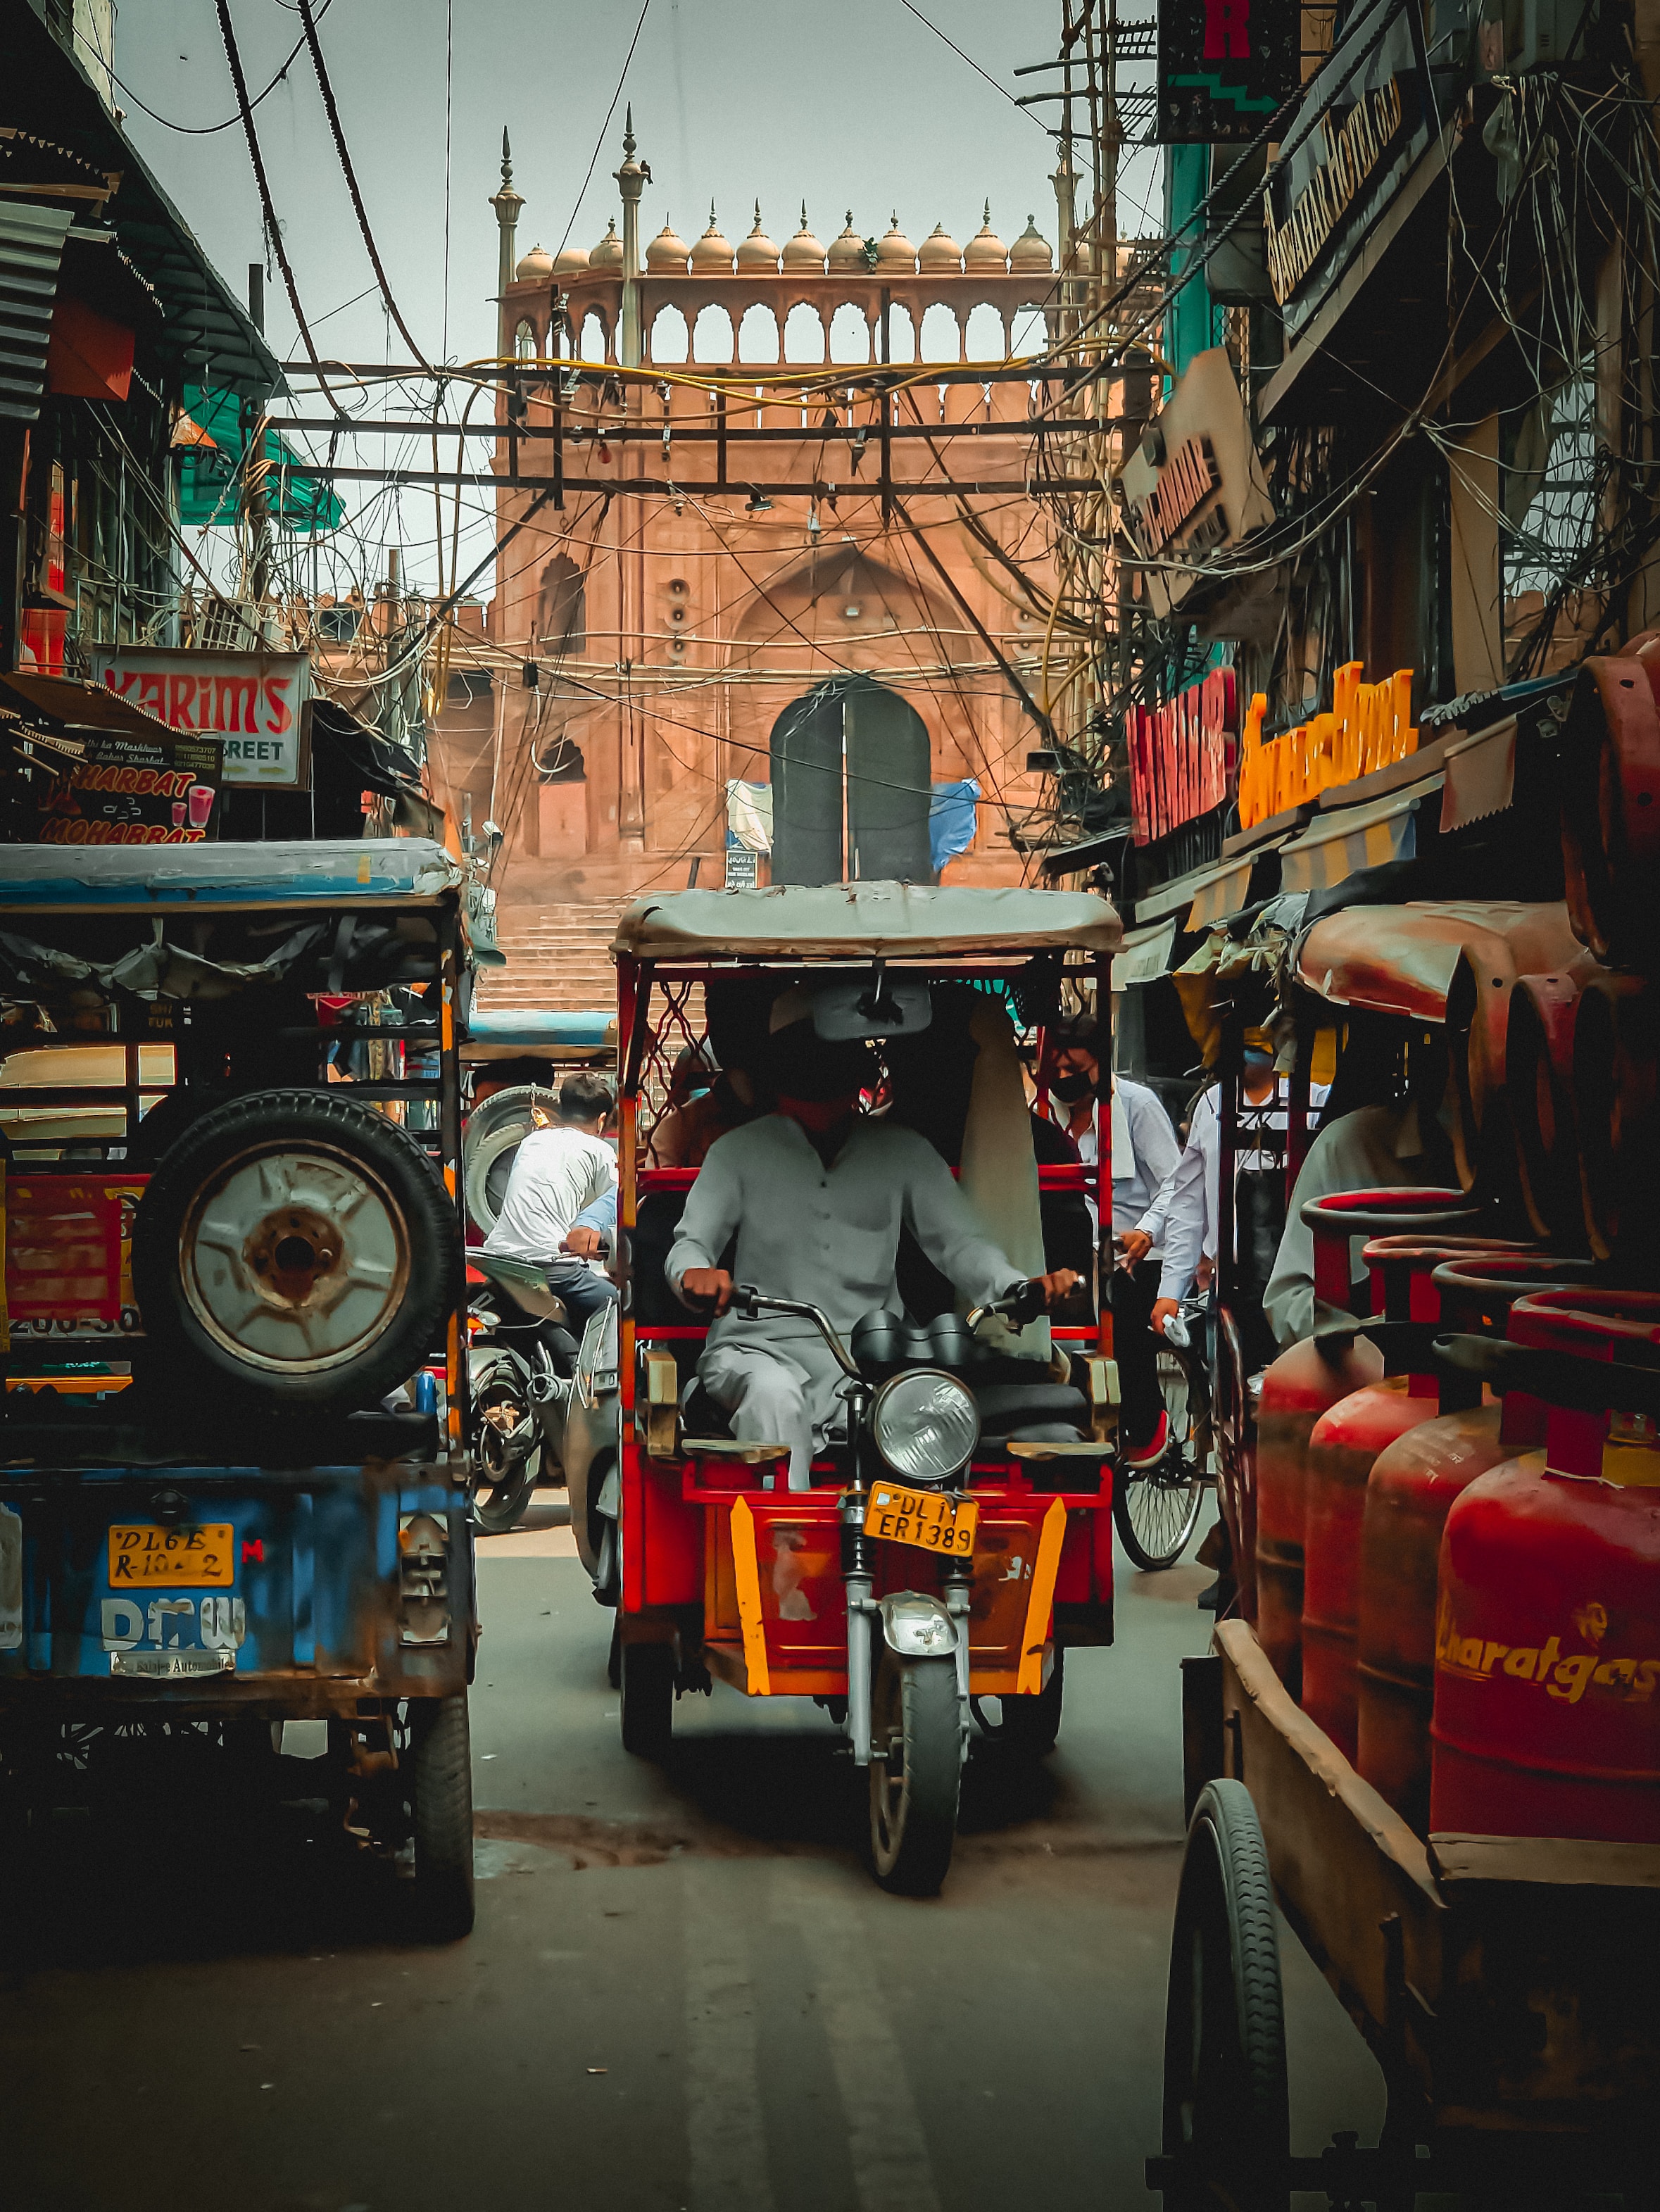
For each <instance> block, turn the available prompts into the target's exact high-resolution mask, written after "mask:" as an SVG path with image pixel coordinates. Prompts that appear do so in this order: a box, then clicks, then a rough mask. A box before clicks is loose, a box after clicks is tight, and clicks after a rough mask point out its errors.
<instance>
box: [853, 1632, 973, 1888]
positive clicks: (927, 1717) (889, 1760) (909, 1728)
mask: <svg viewBox="0 0 1660 2212" xmlns="http://www.w3.org/2000/svg"><path fill="white" fill-rule="evenodd" d="M881 1653H882V1656H881V1659H880V1662H879V1664H878V1667H877V1669H876V1686H875V1689H874V1692H873V1695H872V1699H871V1762H870V1843H871V1858H872V1860H873V1863H874V1865H875V1869H876V1879H877V1880H878V1881H879V1882H880V1883H881V1885H882V1887H883V1888H884V1889H891V1890H892V1891H894V1892H895V1893H896V1894H897V1895H898V1896H901V1897H937V1896H938V1895H939V1889H940V1886H941V1884H942V1883H943V1882H944V1881H945V1879H946V1873H947V1872H948V1870H949V1869H950V1867H951V1855H952V1845H953V1844H955V1842H956V1840H957V1805H958V1795H959V1793H960V1790H961V1788H962V1781H963V1728H962V1714H961V1704H960V1699H959V1696H958V1684H957V1661H956V1659H955V1658H954V1657H952V1658H939V1659H905V1658H901V1657H900V1656H899V1655H898V1653H897V1652H896V1651H893V1650H890V1649H889V1648H888V1646H887V1645H886V1644H883V1646H882V1647H881Z"/></svg>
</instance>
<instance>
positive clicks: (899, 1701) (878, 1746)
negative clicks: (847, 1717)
mask: <svg viewBox="0 0 1660 2212" xmlns="http://www.w3.org/2000/svg"><path fill="white" fill-rule="evenodd" d="M903 1691H904V1684H903V1679H902V1677H901V1675H900V1672H899V1669H898V1668H897V1667H879V1668H878V1669H877V1677H876V1692H875V1696H874V1697H873V1699H872V1711H871V1755H870V1826H871V1849H872V1851H873V1856H874V1857H875V1860H876V1870H877V1872H878V1873H879V1874H888V1873H891V1870H892V1869H893V1865H894V1863H895V1861H896V1860H897V1858H898V1856H899V1851H900V1847H901V1846H902V1844H903V1842H904V1840H905V1802H906V1788H907V1783H908V1780H909V1777H908V1776H907V1774H906V1772H905V1724H904V1703H903ZM895 1759H897V1761H898V1765H899V1771H898V1773H897V1775H896V1774H895V1772H894V1771H893V1763H894V1760H895Z"/></svg>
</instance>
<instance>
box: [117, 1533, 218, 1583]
mask: <svg viewBox="0 0 1660 2212" xmlns="http://www.w3.org/2000/svg"><path fill="white" fill-rule="evenodd" d="M233 1538H234V1530H233V1528H232V1527H231V1524H230V1522H228V1521H204V1522H198V1523H197V1525H196V1526H195V1527H194V1528H158V1527H157V1526H156V1525H155V1522H149V1521H144V1522H136V1523H135V1522H127V1523H126V1524H125V1526H120V1527H117V1528H112V1529H111V1530H110V1588H111V1589H149V1588H152V1587H155V1588H160V1587H161V1586H162V1585H164V1584H165V1585H166V1586H167V1588H168V1589H228V1587H229V1585H230V1584H231V1583H234V1581H235V1579H236V1567H235V1547H234V1542H233Z"/></svg>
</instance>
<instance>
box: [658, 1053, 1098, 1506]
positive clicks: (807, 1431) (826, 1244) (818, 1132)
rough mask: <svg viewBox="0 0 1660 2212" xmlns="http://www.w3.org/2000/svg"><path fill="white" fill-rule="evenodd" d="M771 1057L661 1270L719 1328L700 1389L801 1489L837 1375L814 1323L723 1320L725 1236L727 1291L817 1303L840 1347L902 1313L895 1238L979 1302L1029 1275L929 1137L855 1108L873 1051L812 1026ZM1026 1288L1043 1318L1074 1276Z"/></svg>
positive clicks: (696, 1189) (716, 1151)
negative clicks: (771, 1453)
mask: <svg viewBox="0 0 1660 2212" xmlns="http://www.w3.org/2000/svg"><path fill="white" fill-rule="evenodd" d="M768 1072H769V1076H770V1078H771V1080H772V1085H773V1089H774V1091H775V1096H776V1098H777V1106H776V1109H775V1111H774V1112H772V1113H770V1114H766V1115H762V1116H761V1117H760V1118H759V1119H757V1120H756V1121H751V1122H748V1123H746V1124H745V1126H744V1127H742V1128H739V1129H733V1130H730V1131H728V1133H727V1134H726V1135H725V1136H723V1137H721V1138H719V1139H717V1140H716V1141H715V1143H714V1144H713V1145H712V1146H710V1147H709V1151H708V1157H707V1158H705V1160H704V1162H703V1164H702V1168H701V1169H700V1170H699V1171H698V1176H697V1180H696V1182H695V1183H694V1184H693V1185H692V1187H691V1190H690V1194H689V1195H688V1197H687V1200H686V1207H685V1212H684V1213H683V1214H682V1216H681V1218H680V1225H679V1228H678V1231H677V1232H676V1235H675V1239H674V1243H673V1244H672V1246H671V1248H670V1250H669V1255H668V1260H667V1262H666V1274H667V1277H668V1281H669V1285H670V1287H671V1288H672V1290H673V1291H674V1292H675V1294H676V1295H677V1297H679V1298H680V1299H681V1300H682V1302H683V1303H684V1304H686V1305H688V1306H690V1307H691V1308H692V1310H694V1311H695V1312H703V1313H708V1312H711V1311H712V1312H713V1314H714V1316H715V1319H714V1326H713V1328H711V1329H710V1331H709V1338H708V1345H707V1346H706V1347H705V1350H704V1352H703V1355H702V1358H701V1359H700V1360H699V1361H698V1363H697V1373H698V1378H699V1380H700V1381H701V1382H702V1385H703V1388H704V1389H706V1390H707V1391H708V1394H709V1395H710V1396H711V1397H712V1398H713V1399H714V1401H716V1403H717V1404H718V1405H720V1406H722V1407H725V1408H726V1410H727V1412H728V1413H730V1414H731V1416H732V1421H733V1433H734V1434H735V1435H736V1436H737V1437H739V1438H740V1439H742V1440H744V1441H745V1442H749V1443H787V1444H788V1446H789V1448H790V1461H789V1486H790V1488H791V1489H792V1490H806V1488H807V1487H808V1486H809V1485H810V1483H811V1480H812V1454H813V1449H814V1447H815V1444H820V1443H823V1442H824V1439H825V1437H827V1436H828V1435H829V1433H830V1429H831V1426H832V1425H833V1424H834V1423H835V1422H836V1417H837V1415H838V1413H839V1410H840V1409H839V1402H838V1399H837V1395H836V1394H837V1391H838V1389H839V1387H840V1385H841V1383H842V1380H843V1379H844V1378H843V1376H842V1370H841V1369H840V1367H839V1366H837V1365H836V1362H835V1360H834V1358H832V1357H831V1354H830V1351H829V1349H828V1347H827V1346H825V1344H824V1339H823V1338H822V1337H821V1336H820V1335H819V1334H818V1330H817V1329H816V1328H813V1326H812V1323H811V1322H801V1321H793V1320H788V1319H786V1318H785V1317H783V1316H780V1315H776V1314H763V1315H760V1316H757V1318H756V1319H755V1320H753V1321H748V1320H745V1318H744V1317H743V1316H741V1315H738V1314H733V1313H729V1312H728V1311H727V1309H728V1307H729V1306H730V1304H731V1303H732V1296H733V1284H734V1274H733V1273H729V1272H728V1271H727V1268H725V1267H723V1266H722V1265H721V1255H722V1254H723V1253H724V1252H725V1250H726V1249H727V1244H728V1243H730V1242H731V1241H732V1239H733V1237H736V1239H737V1253H736V1259H735V1275H736V1279H739V1280H741V1281H743V1282H745V1283H749V1284H752V1285H754V1286H755V1288H756V1289H757V1290H760V1291H766V1292H768V1293H769V1295H770V1296H772V1297H783V1298H791V1299H795V1300H798V1301H800V1303H802V1304H811V1305H816V1306H818V1308H819V1309H820V1310H821V1311H823V1312H824V1315H825V1316H827V1317H828V1319H829V1321H830V1324H831V1326H832V1328H835V1329H836V1332H837V1334H839V1335H840V1336H841V1338H842V1341H843V1342H844V1343H845V1342H846V1341H847V1340H848V1338H849V1337H850V1335H851V1334H852V1332H853V1330H854V1327H855V1326H856V1325H857V1323H858V1322H860V1321H862V1320H863V1319H864V1317H865V1316H866V1314H868V1313H872V1312H875V1311H878V1310H881V1311H885V1312H888V1313H897V1312H898V1311H899V1310H900V1299H899V1293H898V1289H897V1285H896V1283H895V1279H894V1269H895V1262H896V1260H897V1255H898V1249H899V1236H900V1231H901V1230H902V1229H909V1231H910V1232H911V1234H912V1235H913V1236H914V1237H915V1239H916V1242H917V1243H918V1244H919V1245H920V1246H921V1249H922V1250H923V1252H924V1253H925V1254H926V1255H927V1257H928V1258H929V1259H930V1260H931V1261H933V1264H934V1266H935V1267H938V1268H939V1272H940V1273H942V1274H943V1275H945V1276H946V1278H947V1279H949V1280H950V1282H951V1284H952V1287H953V1288H954V1289H955V1290H956V1291H958V1293H959V1295H961V1296H963V1297H966V1298H967V1299H968V1300H969V1301H970V1303H971V1304H976V1305H983V1304H986V1303H987V1302H988V1301H989V1300H990V1299H993V1298H996V1297H1003V1296H1004V1295H1005V1294H1006V1292H1007V1291H1011V1290H1012V1289H1014V1288H1015V1287H1016V1285H1018V1284H1019V1283H1021V1282H1022V1281H1024V1280H1025V1279H1026V1278H1025V1277H1023V1276H1022V1274H1021V1273H1020V1270H1019V1269H1018V1267H1015V1266H1014V1265H1013V1263H1012V1261H1010V1260H1009V1259H1008V1258H1007V1256H1006V1255H1005V1254H1004V1253H1003V1252H1002V1251H1001V1250H1000V1249H999V1248H998V1246H997V1245H995V1244H994V1243H992V1242H991V1241H990V1239H989V1238H988V1237H987V1236H986V1235H985V1233H984V1231H983V1230H982V1226H981V1225H980V1223H979V1221H978V1220H977V1219H976V1217H975V1214H974V1212H973V1211H972V1209H971V1208H970V1206H969V1203H968V1201H967V1200H966V1199H964V1196H963V1195H962V1194H961V1192H960V1191H959V1190H958V1188H957V1185H956V1183H955V1182H953V1180H952V1172H951V1170H950V1169H949V1168H948V1167H947V1166H946V1163H945V1161H944V1160H943V1159H942V1158H940V1156H939V1153H938V1152H936V1151H935V1150H934V1148H933V1146H932V1145H931V1144H930V1143H929V1142H928V1140H927V1138H926V1137H923V1136H920V1135H919V1134H918V1133H917V1132H916V1131H915V1129H909V1128H905V1127H902V1126H901V1125H900V1124H899V1123H898V1122H897V1121H891V1120H889V1119H887V1118H886V1117H884V1118H882V1119H873V1118H872V1117H871V1116H869V1115H864V1114H861V1113H860V1111H859V1096H860V1091H861V1090H863V1089H864V1088H865V1087H866V1085H867V1084H868V1083H869V1082H870V1080H871V1079H872V1077H873V1074H874V1068H873V1064H872V1061H871V1057H870V1053H869V1049H868V1048H867V1047H866V1046H865V1045H863V1044H861V1043H858V1042H826V1041H825V1040H824V1039H823V1038H821V1037H819V1036H818V1035H817V1033H816V1031H815V1030H814V1028H813V1024H812V1020H811V1018H808V1019H806V1020H798V1021H795V1022H793V1023H790V1024H787V1026H786V1027H784V1028H783V1029H781V1030H780V1031H779V1032H778V1033H777V1034H776V1035H775V1036H774V1037H773V1038H772V1040H771V1043H770V1048H769V1070H768ZM1032 1280H1034V1281H1037V1282H1040V1283H1041V1284H1042V1285H1043V1294H1044V1298H1045V1302H1046V1303H1047V1304H1051V1305H1052V1304H1055V1302H1056V1301H1057V1300H1058V1299H1060V1298H1061V1297H1064V1296H1065V1295H1066V1293H1067V1291H1068V1290H1070V1289H1071V1287H1072V1286H1073V1284H1074V1283H1075V1282H1076V1281H1077V1280H1078V1278H1077V1276H1076V1275H1074V1274H1073V1273H1072V1272H1071V1271H1070V1270H1069V1269H1066V1268H1062V1269H1060V1270H1058V1271H1057V1272H1056V1273H1054V1274H1049V1275H1043V1276H1037V1277H1034V1278H1032Z"/></svg>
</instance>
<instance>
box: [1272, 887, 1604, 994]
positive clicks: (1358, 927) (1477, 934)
mask: <svg viewBox="0 0 1660 2212" xmlns="http://www.w3.org/2000/svg"><path fill="white" fill-rule="evenodd" d="M1578 950H1579V946H1578V941H1577V940H1576V939H1575V937H1574V935H1573V932H1572V929H1571V928H1570V927H1569V925H1568V914H1567V908H1566V906H1564V905H1563V904H1562V903H1561V902H1560V901H1557V902H1545V903H1532V902H1522V901H1520V900H1505V901H1498V900H1495V901H1492V902H1482V901H1475V900H1471V901H1463V900H1460V901H1456V902H1455V901H1450V902H1446V903H1444V904H1425V905H1422V906H1355V907H1346V908H1344V909H1343V910H1342V912H1341V913H1339V914H1329V915H1325V916H1324V917H1323V919H1322V920H1320V921H1316V923H1315V924H1314V926H1313V927H1312V928H1311V929H1310V930H1309V931H1308V933H1306V935H1305V936H1304V939H1303V941H1302V943H1301V944H1300V945H1299V946H1298V951H1297V973H1298V981H1301V982H1302V983H1304V985H1306V987H1308V988H1309V989H1310V991H1313V992H1314V993H1316V994H1317V996H1319V997H1320V998H1323V999H1327V1000H1330V1001H1331V1002H1332V1004H1333V1005H1335V1006H1366V1007H1370V1008H1371V1009H1372V1010H1373V1011H1374V1012H1378V1013H1385V1014H1401V1015H1403V1016H1405V1017H1406V1018H1408V1020H1413V1021H1424V1022H1438V1021H1441V1020H1443V1019H1444V1018H1445V1015H1446V1006H1447V989H1448V986H1449V985H1450V982H1451V981H1452V976H1453V971H1454V969H1456V967H1457V965H1458V962H1459V958H1460V956H1461V955H1467V956H1468V958H1469V959H1470V961H1471V962H1472V963H1473V964H1475V966H1476V967H1478V968H1479V969H1481V972H1482V973H1483V974H1484V975H1488V976H1497V977H1499V979H1500V981H1499V986H1498V987H1497V988H1499V989H1502V990H1503V991H1504V992H1505V994H1506V995H1507V994H1508V990H1509V987H1510V986H1511V985H1512V984H1513V983H1514V981H1515V979H1516V977H1517V975H1545V974H1548V972H1549V971H1550V970H1551V969H1557V968H1562V967H1565V966H1566V964H1567V963H1568V962H1569V961H1571V960H1572V958H1573V957H1574V955H1575V954H1576V953H1577V952H1578ZM1490 987H1491V986H1490Z"/></svg>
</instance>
